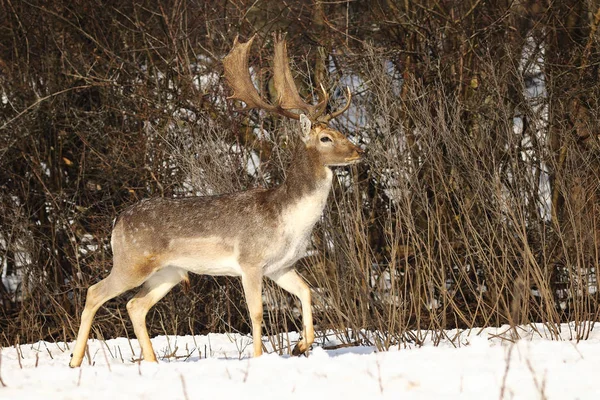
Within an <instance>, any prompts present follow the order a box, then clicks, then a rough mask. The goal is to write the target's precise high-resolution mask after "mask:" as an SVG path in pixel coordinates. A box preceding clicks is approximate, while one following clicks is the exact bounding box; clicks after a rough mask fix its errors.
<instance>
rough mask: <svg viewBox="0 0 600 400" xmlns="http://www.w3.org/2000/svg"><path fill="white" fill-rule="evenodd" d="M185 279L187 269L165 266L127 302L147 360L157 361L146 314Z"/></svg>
mask: <svg viewBox="0 0 600 400" xmlns="http://www.w3.org/2000/svg"><path fill="white" fill-rule="evenodd" d="M184 279H185V280H187V279H188V277H187V272H186V271H184V270H182V269H179V268H175V267H166V268H163V269H161V270H159V271H157V272H155V273H154V274H153V275H152V276H150V278H148V279H147V280H146V282H144V285H143V286H142V289H141V290H140V291H139V292H138V293H136V295H135V296H134V297H133V298H132V299H131V300H129V302H128V303H127V312H128V313H129V318H131V322H132V323H133V330H134V332H135V336H136V337H137V340H138V342H139V344H140V347H141V348H142V356H143V357H144V360H145V361H153V362H157V360H156V355H155V354H154V349H153V348H152V342H150V337H149V335H148V329H147V327H146V314H148V311H149V310H150V308H152V306H153V305H155V304H156V303H157V302H158V301H159V300H160V299H162V298H163V297H164V296H165V295H166V294H167V293H168V292H169V291H170V290H171V289H172V288H173V287H174V286H175V285H177V284H178V283H179V282H181V281H182V280H184Z"/></svg>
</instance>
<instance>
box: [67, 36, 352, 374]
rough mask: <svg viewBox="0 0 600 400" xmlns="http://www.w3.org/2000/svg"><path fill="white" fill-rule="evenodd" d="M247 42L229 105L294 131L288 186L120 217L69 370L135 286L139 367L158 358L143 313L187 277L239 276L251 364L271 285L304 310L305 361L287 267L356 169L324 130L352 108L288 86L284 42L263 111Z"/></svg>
mask: <svg viewBox="0 0 600 400" xmlns="http://www.w3.org/2000/svg"><path fill="white" fill-rule="evenodd" d="M253 40H254V38H252V39H250V40H249V41H248V42H246V43H239V42H238V40H237V38H236V39H235V41H234V43H233V49H232V50H231V52H230V53H229V54H228V55H227V56H226V57H225V58H224V60H223V64H224V67H225V78H226V80H227V82H228V83H229V85H230V86H231V88H232V89H233V95H232V96H231V97H230V98H232V99H237V100H241V101H243V102H244V103H245V104H246V109H251V108H261V109H263V110H266V111H269V112H273V113H276V114H279V115H282V116H285V117H288V118H293V119H296V120H299V121H300V127H301V129H300V135H299V136H300V138H301V139H302V142H303V143H304V145H303V146H298V147H299V150H298V151H297V153H296V154H295V155H294V159H293V161H292V162H291V164H290V166H289V168H288V169H287V171H286V172H287V173H286V178H285V181H284V182H283V183H282V184H281V185H280V186H277V187H274V188H271V189H253V190H248V191H245V192H239V193H232V194H224V195H219V196H207V197H189V198H154V199H150V200H143V201H141V202H139V203H137V204H135V205H133V206H131V207H130V208H129V209H128V210H126V211H124V212H123V213H122V214H121V215H120V217H119V218H118V219H117V221H116V223H115V226H114V228H113V231H112V237H111V246H112V249H113V254H114V255H113V268H112V271H111V272H110V274H109V275H108V276H107V277H106V278H105V279H103V280H102V281H100V282H98V283H97V284H95V285H92V286H90V288H89V289H88V292H87V298H86V303H85V308H84V310H83V313H82V315H81V326H80V327H79V333H78V335H77V343H76V344H75V348H74V350H73V355H72V357H71V362H70V366H71V367H77V366H80V365H81V362H82V360H83V357H84V352H85V347H86V342H87V339H88V336H89V332H90V327H91V324H92V320H93V318H94V315H95V314H96V311H97V310H98V308H99V307H100V306H101V305H102V304H104V303H105V302H106V301H108V300H109V299H112V298H113V297H115V296H117V295H119V294H121V293H123V292H125V291H127V290H130V289H133V288H135V287H137V286H140V285H142V288H141V290H140V291H139V292H138V293H137V294H136V295H135V296H134V297H133V298H132V299H131V300H130V301H129V302H128V303H127V311H128V313H129V316H130V318H131V321H132V323H133V328H134V331H135V334H136V336H137V339H138V341H139V343H140V347H141V349H142V355H143V358H144V360H146V361H155V362H156V356H155V354H154V350H153V349H152V344H151V342H150V338H149V336H148V331H147V329H146V314H147V313H148V310H149V309H150V308H151V307H152V306H153V305H154V304H155V303H156V302H158V301H159V300H160V299H161V298H162V297H163V296H165V295H166V294H167V293H168V292H169V290H170V289H171V288H173V287H174V286H175V285H177V284H178V283H179V282H182V281H184V282H189V281H188V272H194V273H197V274H207V275H229V276H241V278H242V285H243V288H244V295H245V297H246V302H247V304H248V310H249V313H250V318H251V320H252V338H253V341H254V342H253V346H254V356H259V355H261V354H262V341H261V323H262V319H263V305H262V279H263V277H264V276H267V277H268V278H270V279H272V280H273V281H274V282H275V283H277V284H278V285H279V286H281V287H282V288H283V289H285V290H287V291H288V292H290V293H292V294H294V295H296V296H298V297H299V298H300V301H301V303H302V314H303V325H304V327H303V335H302V339H301V340H300V341H299V342H298V343H297V344H296V347H295V348H294V350H293V354H295V355H299V354H302V353H304V352H306V351H307V350H308V349H309V348H310V345H311V344H312V342H313V340H314V330H313V321H312V311H311V296H310V290H309V288H308V286H307V284H306V283H305V282H304V280H303V279H302V278H301V277H300V276H299V275H298V274H297V273H296V271H295V270H294V268H293V264H294V262H295V261H297V260H298V259H299V258H301V257H302V256H303V255H304V253H305V250H306V245H307V242H308V240H309V238H310V235H311V231H312V229H313V226H314V225H315V223H316V222H317V220H318V219H319V217H320V216H321V213H322V212H323V208H324V207H325V203H326V201H327V196H328V194H329V191H330V189H331V184H332V171H331V169H330V168H331V167H333V166H339V165H348V164H352V163H355V162H358V161H359V160H360V159H361V153H362V151H361V150H360V148H358V147H357V146H355V145H353V144H352V143H351V142H350V141H349V140H348V139H347V138H346V137H345V136H344V135H343V134H341V133H340V132H339V131H337V130H335V129H333V128H331V127H329V126H328V122H329V121H330V120H331V119H332V118H335V117H337V116H338V115H340V114H341V113H343V112H344V111H346V110H347V109H348V107H349V106H350V100H351V94H350V90H348V91H347V103H346V105H345V106H344V107H343V108H342V109H340V110H338V111H336V112H333V113H330V114H326V113H325V109H326V106H327V102H328V101H329V97H328V95H327V93H326V91H325V90H324V89H323V87H321V95H320V99H319V103H318V104H316V105H311V104H308V103H305V102H304V101H303V100H302V99H301V97H300V95H299V94H298V90H297V88H296V85H295V83H294V80H293V78H292V74H291V71H290V66H289V61H288V56H287V49H286V43H285V41H284V40H283V39H282V38H281V37H280V36H276V37H275V41H274V47H275V49H274V53H275V54H274V60H273V79H274V84H275V89H276V91H277V99H276V100H275V101H274V104H271V103H268V102H267V101H265V100H264V99H263V98H262V97H261V96H260V95H259V93H258V91H257V90H256V88H255V87H254V85H253V84H252V81H251V79H250V72H249V70H248V56H249V50H250V47H251V46H252V42H253Z"/></svg>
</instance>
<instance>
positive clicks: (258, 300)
mask: <svg viewBox="0 0 600 400" xmlns="http://www.w3.org/2000/svg"><path fill="white" fill-rule="evenodd" d="M242 286H243V287H244V296H245V297H246V304H248V312H249V313H250V320H251V321H252V341H253V346H254V357H258V356H260V355H261V354H262V322H263V303H262V274H261V273H260V272H259V271H258V270H254V271H252V270H250V272H249V273H245V274H243V275H242Z"/></svg>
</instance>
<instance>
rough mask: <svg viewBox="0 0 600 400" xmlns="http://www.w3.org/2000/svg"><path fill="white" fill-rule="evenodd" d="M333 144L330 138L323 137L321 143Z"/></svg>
mask: <svg viewBox="0 0 600 400" xmlns="http://www.w3.org/2000/svg"><path fill="white" fill-rule="evenodd" d="M327 142H332V140H331V138H330V137H329V136H321V143H327Z"/></svg>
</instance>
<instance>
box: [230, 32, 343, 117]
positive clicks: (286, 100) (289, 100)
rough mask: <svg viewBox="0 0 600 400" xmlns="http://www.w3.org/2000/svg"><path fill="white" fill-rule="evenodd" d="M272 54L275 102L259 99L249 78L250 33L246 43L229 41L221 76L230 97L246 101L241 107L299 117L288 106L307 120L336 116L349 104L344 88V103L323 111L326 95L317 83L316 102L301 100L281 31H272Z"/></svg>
mask: <svg viewBox="0 0 600 400" xmlns="http://www.w3.org/2000/svg"><path fill="white" fill-rule="evenodd" d="M273 37H274V47H275V54H274V57H273V80H274V83H275V90H276V91H277V100H276V104H270V103H268V102H266V101H265V100H263V98H262V97H261V96H260V94H259V93H258V91H257V90H256V88H255V87H254V85H253V84H252V79H251V78H250V71H249V69H248V58H249V51H250V47H251V46H252V42H253V41H254V38H255V36H253V37H252V38H251V39H250V40H248V41H247V42H246V43H240V42H239V41H238V38H237V37H236V38H235V40H234V42H233V48H232V49H231V51H230V52H229V54H228V55H227V56H226V57H225V58H224V59H223V66H224V67H225V79H226V80H227V82H228V84H229V86H230V87H231V88H232V89H233V94H232V95H231V96H230V97H229V98H230V99H237V100H241V101H243V102H244V103H246V108H245V109H252V108H261V109H263V110H265V111H268V112H274V113H276V114H279V115H283V116H285V117H288V118H293V119H300V113H295V112H293V111H291V110H299V111H301V112H302V113H304V114H306V115H307V116H308V117H309V118H310V120H311V121H313V122H315V121H319V122H323V123H328V122H329V121H330V120H331V119H333V118H335V117H337V116H339V115H340V114H342V113H343V112H344V111H346V110H347V109H348V108H349V107H350V101H351V99H352V94H351V93H350V89H349V88H347V103H346V105H345V106H344V107H343V108H342V109H340V110H338V111H335V112H333V113H330V114H325V109H326V108H327V103H328V102H329V95H328V94H327V92H326V91H325V88H324V87H323V86H322V85H321V87H320V89H321V94H320V96H319V100H320V101H319V103H318V104H316V105H312V104H308V103H306V102H304V100H302V98H301V97H300V94H299V93H298V89H297V88H296V84H295V83H294V78H293V77H292V72H291V71H290V64H289V59H288V55H287V45H286V42H285V40H284V39H283V38H282V36H281V35H277V34H276V35H273Z"/></svg>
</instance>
